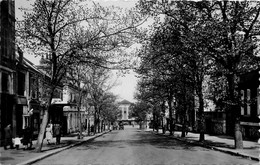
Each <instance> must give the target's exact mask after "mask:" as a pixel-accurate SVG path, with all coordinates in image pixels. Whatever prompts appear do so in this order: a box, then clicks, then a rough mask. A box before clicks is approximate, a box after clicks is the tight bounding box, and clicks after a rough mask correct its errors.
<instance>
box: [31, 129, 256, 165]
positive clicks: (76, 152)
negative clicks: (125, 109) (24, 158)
mask: <svg viewBox="0 0 260 165" xmlns="http://www.w3.org/2000/svg"><path fill="white" fill-rule="evenodd" d="M256 163H257V162H256V161H251V160H247V159H245V158H241V157H237V156H231V155H229V154H225V153H222V152H219V151H213V150H209V149H205V148H202V147H198V146H192V145H189V144H186V143H183V142H180V141H176V140H174V139H169V138H167V137H164V136H158V135H155V134H151V133H150V132H145V131H141V130H138V129H137V128H132V127H127V126H126V128H125V130H117V131H112V132H110V133H108V134H105V135H103V136H101V137H99V138H96V139H95V140H93V141H91V142H87V143H83V144H82V145H80V146H77V147H73V148H70V149H68V150H64V151H62V152H60V153H58V154H55V155H53V156H50V157H48V158H46V159H43V160H42V161H39V162H37V163H36V164H256Z"/></svg>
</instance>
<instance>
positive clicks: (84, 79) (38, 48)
mask: <svg viewBox="0 0 260 165" xmlns="http://www.w3.org/2000/svg"><path fill="white" fill-rule="evenodd" d="M141 23H142V19H141V17H139V16H138V15H136V14H135V12H133V10H129V11H128V10H123V9H121V8H117V7H113V6H112V7H103V6H101V5H99V4H98V3H95V2H90V1H85V0H83V1H82V0H80V1H79V0H35V1H33V4H32V9H31V10H25V12H24V19H23V20H22V21H20V22H18V24H17V25H18V26H17V33H16V34H17V40H16V41H17V42H18V44H19V47H21V49H23V50H25V51H26V52H29V53H32V54H33V55H35V56H41V57H42V58H44V59H45V61H46V64H47V65H48V67H46V68H47V70H46V71H47V73H48V74H49V76H50V89H49V91H50V92H49V94H48V102H47V104H46V105H47V107H46V110H44V116H43V120H42V123H41V127H40V132H39V136H38V142H37V147H36V149H37V151H39V152H40V151H41V148H42V143H43V140H44V139H43V137H44V132H45V129H46V126H47V122H48V118H49V108H50V105H51V101H52V98H53V94H54V91H55V89H56V88H57V86H58V85H59V84H60V83H62V82H66V81H69V82H73V85H75V86H76V87H77V88H78V89H79V96H80V97H79V100H78V107H80V105H81V104H82V99H83V98H84V97H85V96H86V95H89V96H90V97H91V105H92V106H94V108H95V124H97V122H98V121H100V120H99V119H100V117H101V115H103V117H104V116H106V117H107V118H110V119H111V118H112V117H113V115H111V113H110V112H108V111H109V110H112V109H114V108H116V107H115V106H116V105H115V104H113V102H114V101H115V96H114V95H112V94H111V93H109V92H108V90H109V89H110V88H111V86H110V85H109V84H108V83H107V80H108V76H109V75H108V71H107V69H113V68H114V67H116V68H117V69H121V68H125V67H126V66H127V65H128V63H129V59H128V58H127V56H125V53H124V51H123V48H126V47H129V46H131V45H132V44H133V41H134V39H133V37H134V36H135V35H134V34H136V32H137V28H136V27H137V26H139V25H140V24H141ZM68 79H69V80H68ZM109 113H110V115H105V114H109ZM115 113H116V112H115Z"/></svg>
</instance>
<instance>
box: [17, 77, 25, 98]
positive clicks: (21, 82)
mask: <svg viewBox="0 0 260 165" xmlns="http://www.w3.org/2000/svg"><path fill="white" fill-rule="evenodd" d="M18 82H19V83H18V95H22V96H24V93H25V74H23V73H21V72H18Z"/></svg>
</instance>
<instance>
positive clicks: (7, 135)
mask: <svg viewBox="0 0 260 165" xmlns="http://www.w3.org/2000/svg"><path fill="white" fill-rule="evenodd" d="M4 132H5V143H4V149H5V150H7V146H9V145H10V149H13V148H14V146H13V141H12V131H11V124H8V125H7V126H6V127H5V128H4Z"/></svg>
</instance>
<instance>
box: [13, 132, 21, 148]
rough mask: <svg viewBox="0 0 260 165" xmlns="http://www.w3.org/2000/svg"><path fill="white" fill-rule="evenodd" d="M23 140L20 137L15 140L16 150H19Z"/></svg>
mask: <svg viewBox="0 0 260 165" xmlns="http://www.w3.org/2000/svg"><path fill="white" fill-rule="evenodd" d="M21 139H22V138H20V137H19V136H18V135H17V136H16V137H15V138H14V139H13V141H14V145H15V148H16V149H17V150H19V146H20V145H21Z"/></svg>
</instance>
